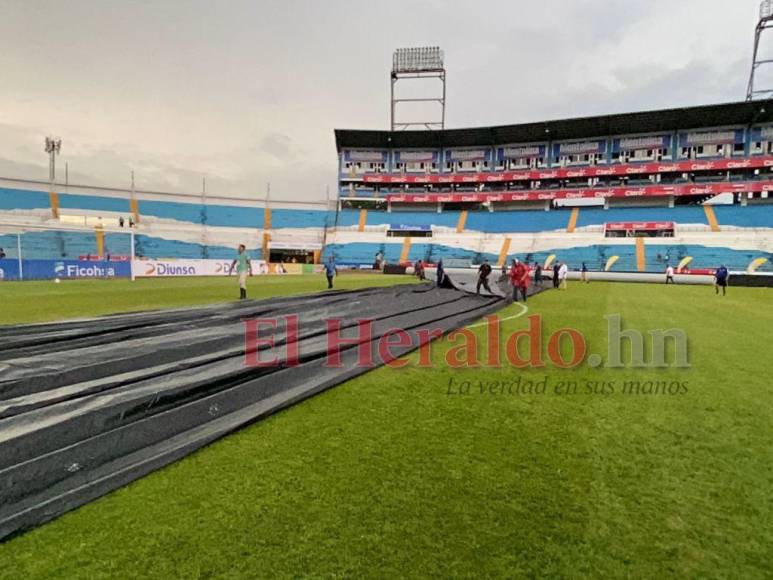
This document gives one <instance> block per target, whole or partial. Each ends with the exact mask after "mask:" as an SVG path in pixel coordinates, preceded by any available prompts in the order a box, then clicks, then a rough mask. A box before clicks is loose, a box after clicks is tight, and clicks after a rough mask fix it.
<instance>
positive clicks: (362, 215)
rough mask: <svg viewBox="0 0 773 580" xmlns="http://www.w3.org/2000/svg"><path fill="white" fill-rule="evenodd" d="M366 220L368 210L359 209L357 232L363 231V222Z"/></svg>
mask: <svg viewBox="0 0 773 580" xmlns="http://www.w3.org/2000/svg"><path fill="white" fill-rule="evenodd" d="M367 222H368V210H367V209H361V210H360V224H359V226H358V227H357V231H358V232H364V231H365V224H366V223H367Z"/></svg>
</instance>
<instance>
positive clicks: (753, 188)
mask: <svg viewBox="0 0 773 580" xmlns="http://www.w3.org/2000/svg"><path fill="white" fill-rule="evenodd" d="M747 191H748V192H754V193H758V192H762V191H773V181H733V182H729V181H726V182H720V183H704V184H695V183H690V184H680V185H649V186H641V187H604V188H586V189H579V188H578V189H530V190H521V191H501V192H490V193H489V192H482V193H427V194H424V193H415V194H414V193H408V194H389V195H387V196H386V198H387V199H388V200H389V201H391V202H395V203H437V202H446V203H447V202H454V203H458V202H477V203H481V202H485V201H499V202H507V201H542V200H553V199H587V198H597V199H603V198H620V197H624V198H629V197H660V196H670V195H674V196H682V195H718V194H720V193H742V192H747Z"/></svg>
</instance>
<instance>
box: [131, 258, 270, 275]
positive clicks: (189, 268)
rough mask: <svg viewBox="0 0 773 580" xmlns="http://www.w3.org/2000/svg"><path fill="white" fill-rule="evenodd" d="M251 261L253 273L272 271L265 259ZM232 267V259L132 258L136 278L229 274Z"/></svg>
mask: <svg viewBox="0 0 773 580" xmlns="http://www.w3.org/2000/svg"><path fill="white" fill-rule="evenodd" d="M251 262H252V273H253V275H256V276H257V275H260V274H268V273H269V272H270V268H269V264H267V263H266V262H265V261H264V260H251ZM272 266H273V264H272ZM230 269H231V260H204V259H201V260H132V272H133V274H134V276H135V277H136V278H163V277H186V276H228V275H229V273H230Z"/></svg>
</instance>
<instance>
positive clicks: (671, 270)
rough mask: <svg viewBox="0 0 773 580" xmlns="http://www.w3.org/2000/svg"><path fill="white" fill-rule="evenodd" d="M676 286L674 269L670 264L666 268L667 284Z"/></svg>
mask: <svg viewBox="0 0 773 580" xmlns="http://www.w3.org/2000/svg"><path fill="white" fill-rule="evenodd" d="M669 282H670V283H671V284H674V283H675V282H674V267H673V266H671V265H670V264H669V265H668V266H667V267H666V284H668V283H669Z"/></svg>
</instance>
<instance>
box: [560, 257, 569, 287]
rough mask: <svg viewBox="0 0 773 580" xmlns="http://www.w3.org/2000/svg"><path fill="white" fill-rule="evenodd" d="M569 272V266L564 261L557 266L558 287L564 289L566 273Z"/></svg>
mask: <svg viewBox="0 0 773 580" xmlns="http://www.w3.org/2000/svg"><path fill="white" fill-rule="evenodd" d="M568 273H569V268H568V267H567V265H566V262H563V263H562V264H561V266H560V267H559V268H558V289H559V290H566V275H567V274H568Z"/></svg>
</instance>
